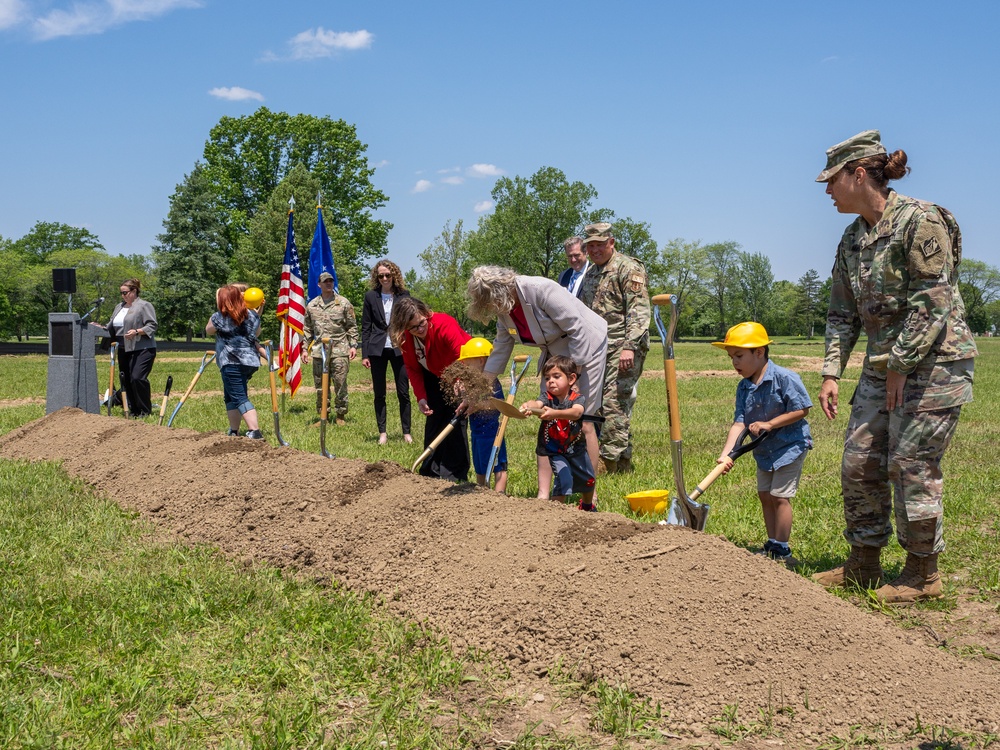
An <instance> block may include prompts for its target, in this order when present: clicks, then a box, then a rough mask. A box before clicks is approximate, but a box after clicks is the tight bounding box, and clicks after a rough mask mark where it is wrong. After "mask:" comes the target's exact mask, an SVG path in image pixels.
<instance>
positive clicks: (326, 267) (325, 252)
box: [309, 206, 340, 299]
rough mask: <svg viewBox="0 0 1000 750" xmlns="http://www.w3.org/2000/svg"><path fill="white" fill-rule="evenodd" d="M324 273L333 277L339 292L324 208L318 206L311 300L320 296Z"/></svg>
mask: <svg viewBox="0 0 1000 750" xmlns="http://www.w3.org/2000/svg"><path fill="white" fill-rule="evenodd" d="M324 271H326V272H327V273H329V274H331V275H332V276H333V288H334V290H337V291H339V290H340V282H338V281H337V271H336V269H335V268H334V267H333V251H332V250H331V249H330V235H328V234H327V233H326V226H325V225H324V224H323V206H317V207H316V232H315V234H313V241H312V247H310V248H309V299H312V298H313V297H318V296H319V294H320V291H319V275H320V274H321V273H323V272H324Z"/></svg>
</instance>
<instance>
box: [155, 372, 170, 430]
mask: <svg viewBox="0 0 1000 750" xmlns="http://www.w3.org/2000/svg"><path fill="white" fill-rule="evenodd" d="M173 385H174V376H173V375H167V387H166V388H164V389H163V403H162V404H160V421H159V422H157V423H156V424H157V425H161V424H163V417H164V416H165V415H166V413H167V398H169V396H170V389H171V387H173Z"/></svg>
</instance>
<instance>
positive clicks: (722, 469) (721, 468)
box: [689, 464, 726, 501]
mask: <svg viewBox="0 0 1000 750" xmlns="http://www.w3.org/2000/svg"><path fill="white" fill-rule="evenodd" d="M725 473H726V465H725V464H718V465H717V466H716V467H715V468H714V469H712V471H710V472H709V473H708V476H706V477H705V478H704V479H702V480H701V481H700V482H698V486H697V487H695V488H694V489H693V490H691V494H690V496H689V497H690V499H691V500H692V501H693V500H697V499H698V497H699V496H700V495H702V494H704V492H705V490H707V489H708V488H709V487H711V486H712V483H713V482H715V480H716V479H718V478H719V477H721V476H722V475H723V474H725Z"/></svg>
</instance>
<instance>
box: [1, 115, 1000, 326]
mask: <svg viewBox="0 0 1000 750" xmlns="http://www.w3.org/2000/svg"><path fill="white" fill-rule="evenodd" d="M366 148H367V147H366V146H365V144H363V143H361V141H360V140H359V139H358V136H357V132H356V130H355V128H354V126H352V125H349V124H348V123H345V122H344V121H343V120H333V119H331V118H329V117H314V116H311V115H304V114H299V115H289V114H287V113H283V112H271V111H270V110H268V109H267V108H266V107H261V108H260V109H258V110H257V111H256V112H254V113H253V114H252V115H248V116H245V117H237V118H232V117H223V118H222V119H221V120H220V121H219V123H218V124H217V125H215V127H213V128H212V129H211V131H210V133H209V136H208V140H207V141H206V143H205V147H204V150H203V153H202V157H201V159H199V160H198V161H197V162H196V163H195V164H194V165H193V166H192V168H191V171H190V172H188V173H187V174H186V175H185V176H184V178H183V180H182V181H181V182H180V183H179V184H178V185H177V186H176V189H175V190H174V193H173V195H172V196H171V197H170V207H169V210H168V213H167V216H166V218H165V219H164V221H163V231H162V233H161V234H160V235H158V237H157V242H156V244H155V245H154V246H153V247H152V248H151V252H150V253H149V254H148V255H143V254H134V255H127V256H126V255H112V254H110V253H109V252H108V251H107V250H106V249H105V247H104V246H103V245H102V244H101V242H100V240H99V238H98V237H97V236H95V235H94V234H93V233H91V232H90V231H88V230H87V229H81V228H78V227H72V226H69V225H66V224H60V223H56V222H48V221H39V222H38V223H36V224H35V226H34V227H33V228H32V229H31V230H30V231H29V232H28V233H27V234H26V235H25V236H24V237H21V238H19V239H16V240H14V239H4V238H3V237H0V337H3V338H10V337H16V338H18V339H22V338H24V337H26V336H44V335H46V332H47V315H48V313H49V312H51V311H53V310H63V309H66V300H65V299H62V298H60V295H56V294H55V293H54V292H53V290H52V274H51V271H52V269H53V268H76V269H77V283H78V290H77V293H76V295H74V298H73V302H74V309H77V310H83V309H89V307H90V306H91V305H92V304H93V302H94V301H95V300H96V299H97V298H99V297H105V298H106V299H107V302H106V303H105V305H106V308H105V310H104V313H105V315H106V314H107V313H108V312H110V310H111V306H113V304H114V303H115V302H116V301H117V299H118V285H119V284H120V283H121V282H122V281H123V280H124V279H127V278H132V277H135V278H138V279H140V281H141V282H142V285H143V296H144V297H146V298H148V299H149V300H150V301H151V302H152V303H153V304H154V305H155V306H156V309H157V316H158V318H159V321H160V331H159V335H160V336H161V337H164V338H188V339H190V338H192V337H193V336H197V335H200V334H201V332H202V331H203V330H204V326H205V323H206V321H207V320H208V318H209V316H210V315H211V313H212V312H213V311H214V310H215V290H216V289H217V288H218V287H219V286H221V285H223V284H226V283H229V282H233V281H243V282H246V283H248V284H251V285H253V286H259V287H260V288H261V289H263V290H264V293H265V295H266V297H267V298H268V300H269V302H270V305H269V309H270V310H271V311H273V309H274V308H273V304H274V303H275V301H276V299H277V292H278V283H279V274H278V269H279V268H280V266H281V261H282V257H283V255H284V245H285V233H286V227H287V222H288V211H289V203H290V201H291V199H294V201H295V206H296V210H295V212H294V215H293V230H294V234H295V240H296V245H297V246H298V249H299V257H300V259H301V262H302V271H303V278H304V279H306V276H307V273H308V259H309V247H310V245H311V243H312V238H313V232H314V229H315V227H316V222H317V212H318V210H322V212H323V218H324V223H325V225H326V228H327V231H328V233H329V235H330V244H331V247H332V249H333V254H334V262H335V265H336V269H337V274H338V278H339V281H340V291H341V293H343V294H345V295H346V296H347V297H348V298H349V299H351V300H352V302H354V303H355V305H357V306H360V304H361V300H362V297H363V295H364V291H365V285H366V280H367V274H368V266H369V264H370V263H371V261H372V260H374V259H375V258H378V257H381V256H383V255H385V254H386V243H387V236H388V232H389V230H390V229H391V224H389V223H388V222H385V221H382V220H379V219H376V218H374V214H375V212H376V211H377V210H378V209H379V208H381V207H382V206H384V205H385V203H386V202H387V201H388V197H387V196H386V195H385V194H384V193H382V192H381V191H379V190H378V189H376V188H375V187H374V185H373V184H372V182H371V178H372V176H373V174H374V169H373V168H372V167H370V166H369V164H368V160H367V157H366V154H365V152H366ZM597 197H598V194H597V190H596V189H595V188H594V186H592V185H588V184H585V183H583V182H579V181H577V182H570V181H569V180H568V179H567V178H566V175H565V174H564V173H563V172H562V171H561V170H559V169H557V168H555V167H548V166H547V167H542V168H541V169H539V170H538V171H537V172H535V173H534V174H533V175H531V176H530V177H521V176H515V177H501V178H500V179H498V180H497V182H496V184H495V185H494V187H493V190H492V199H493V211H492V212H490V213H489V214H488V215H484V216H482V217H481V218H480V219H479V221H478V224H477V225H476V227H475V228H471V229H469V228H466V227H465V226H464V224H463V222H462V221H456V222H454V223H453V222H451V221H449V222H446V223H445V225H444V227H443V229H442V231H441V234H440V236H438V237H437V238H435V240H434V241H433V242H432V243H431V244H430V245H429V246H428V247H427V248H426V249H425V250H424V251H423V252H422V253H420V255H419V262H420V269H419V271H418V270H416V269H410V270H409V271H408V273H407V281H408V284H409V285H410V286H411V288H412V291H413V292H414V293H415V294H417V295H419V296H421V297H423V298H424V299H425V300H426V301H427V302H428V303H429V304H430V305H431V306H432V307H433V308H434V309H436V310H440V311H442V312H447V313H449V314H451V315H453V316H454V317H455V318H457V319H458V320H459V321H460V322H461V323H462V324H463V325H464V326H466V327H467V328H470V329H471V328H472V327H473V325H472V321H470V320H468V318H467V316H466V313H465V283H466V280H467V279H468V277H469V273H470V271H471V269H472V268H474V267H475V266H478V265H482V264H495V265H502V266H508V267H511V268H514V269H515V270H517V271H518V272H519V273H524V274H530V275H538V276H546V277H549V278H555V277H556V276H557V275H558V274H559V273H560V272H561V271H562V270H563V269H564V268H565V267H566V261H565V257H564V254H563V241H564V240H565V239H567V238H568V237H570V236H573V235H577V234H580V233H581V232H582V230H583V227H584V226H585V225H586V224H589V223H593V222H596V221H610V222H612V223H613V224H614V234H615V238H616V239H615V244H616V247H617V249H618V250H619V251H620V252H623V253H625V254H626V255H630V256H633V257H635V258H637V259H639V260H641V261H642V262H643V263H644V264H645V266H646V270H647V272H648V274H649V285H650V290H651V291H652V292H653V293H661V292H671V293H674V294H676V295H677V296H678V300H679V307H680V320H679V325H678V332H679V334H680V335H682V336H687V337H694V336H698V337H701V336H712V337H721V336H722V335H723V334H724V333H725V331H726V329H727V328H728V327H729V326H731V325H734V324H735V323H738V322H740V321H743V320H757V321H759V322H761V323H763V324H764V325H765V326H766V327H767V329H768V331H769V332H770V333H772V334H774V335H800V336H807V337H812V336H817V335H822V333H823V329H824V319H825V314H826V307H827V301H828V299H829V293H830V279H829V278H826V279H823V278H821V277H820V276H819V274H818V273H817V272H816V271H815V270H813V269H810V270H809V271H807V272H806V273H805V274H803V275H802V276H801V277H800V278H799V279H798V280H796V281H794V282H793V281H788V280H779V279H775V276H774V271H773V269H772V267H771V262H770V260H769V259H768V257H767V252H766V249H758V250H754V251H749V250H744V249H743V248H742V247H741V246H740V245H739V244H738V243H737V242H734V241H718V242H711V243H703V242H702V241H700V240H696V241H691V240H686V239H683V238H673V239H668V240H666V241H664V242H657V241H656V240H655V239H654V238H653V236H652V230H651V227H650V225H649V224H648V223H647V222H644V221H641V220H637V219H633V218H632V217H631V216H628V215H625V216H620V215H618V214H617V213H616V212H615V211H613V210H612V209H610V208H606V207H601V206H599V205H598V204H597ZM318 200H319V201H321V203H322V208H321V209H319V208H318V206H319V204H318V202H317V201H318ZM961 278H962V293H963V297H964V299H965V303H966V308H967V313H968V320H969V324H970V326H971V327H972V329H973V330H974V331H976V332H979V333H982V332H985V331H988V330H991V328H995V327H996V326H998V325H1000V271H998V270H997V269H996V268H994V267H992V266H989V265H987V264H985V263H982V262H980V261H976V260H972V259H967V260H965V261H963V263H962V266H961ZM276 328H277V321H276V319H275V318H274V316H273V315H265V317H264V331H263V335H264V337H268V338H271V337H274V336H275V335H276V333H277V331H276Z"/></svg>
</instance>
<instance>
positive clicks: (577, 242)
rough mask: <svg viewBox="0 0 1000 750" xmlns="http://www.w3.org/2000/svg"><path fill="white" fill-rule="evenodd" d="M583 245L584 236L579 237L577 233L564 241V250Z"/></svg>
mask: <svg viewBox="0 0 1000 750" xmlns="http://www.w3.org/2000/svg"><path fill="white" fill-rule="evenodd" d="M582 245H583V237H577V236H576V235H574V236H572V237H570V238H569V239H567V240H566V241H565V242H563V250H564V251H568V250H569V249H570V248H571V247H578V246H582Z"/></svg>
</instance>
